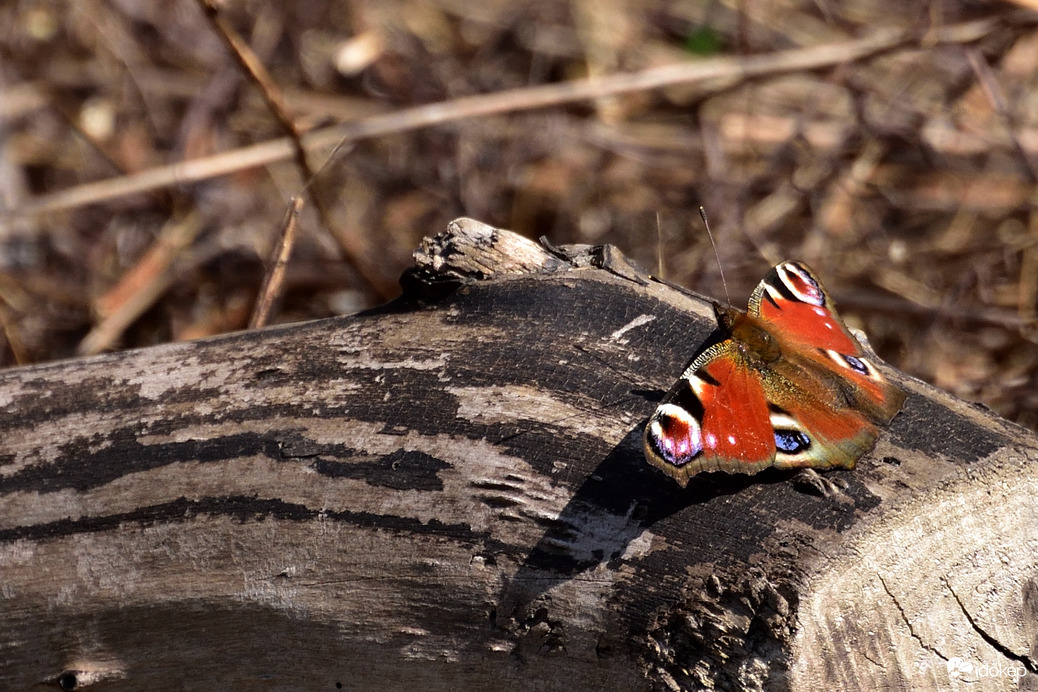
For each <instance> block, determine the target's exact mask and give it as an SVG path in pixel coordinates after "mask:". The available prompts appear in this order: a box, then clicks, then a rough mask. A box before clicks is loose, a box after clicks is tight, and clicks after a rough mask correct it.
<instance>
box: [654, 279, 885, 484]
mask: <svg viewBox="0 0 1038 692" xmlns="http://www.w3.org/2000/svg"><path fill="white" fill-rule="evenodd" d="M714 312H715V313H716V316H717V321H718V325H719V328H720V330H721V333H722V335H724V337H725V338H723V339H722V340H721V341H719V342H718V343H715V344H714V345H712V346H710V347H709V348H707V349H706V350H704V351H703V352H702V353H700V354H699V355H698V356H696V358H695V359H694V360H693V361H692V363H691V364H690V365H689V366H688V367H687V368H686V369H685V372H684V373H682V375H681V378H680V379H679V380H678V381H677V383H676V384H675V385H674V387H673V388H672V389H671V390H670V392H669V393H668V394H667V396H666V397H664V399H663V401H662V402H661V403H660V405H659V407H658V408H657V409H656V411H655V412H654V413H653V415H652V417H651V418H650V419H649V422H648V424H647V425H646V428H645V436H644V449H645V457H646V459H647V460H648V461H649V463H651V464H652V465H654V466H656V467H658V468H660V469H661V470H663V471H664V472H665V473H667V474H668V475H670V476H672V477H673V478H674V479H675V480H677V481H678V483H680V484H681V485H682V486H685V485H686V484H687V483H688V480H689V478H691V477H692V476H693V475H694V474H696V473H699V472H702V471H726V472H728V473H756V472H758V471H760V470H762V469H764V468H768V467H772V466H774V467H777V468H805V467H809V468H827V467H842V468H851V467H853V466H854V464H855V462H856V461H857V460H858V458H859V457H861V455H862V454H864V453H865V452H867V451H869V450H870V449H871V448H872V447H873V445H874V444H875V441H876V439H877V437H878V436H879V429H878V426H881V425H886V424H887V423H889V422H890V420H891V418H893V417H894V415H895V414H896V413H897V411H898V410H899V409H900V408H901V404H902V403H903V402H904V399H905V395H904V392H902V391H901V390H900V389H898V388H897V387H896V386H895V385H893V384H892V383H890V382H889V381H888V380H887V379H886V378H885V377H884V376H883V374H882V373H880V371H879V370H878V369H877V368H876V367H875V365H873V363H872V361H871V359H870V356H868V355H866V353H865V351H864V349H863V348H862V346H861V344H860V343H859V342H858V340H857V339H855V338H854V336H853V335H851V333H850V332H849V331H848V330H847V327H846V326H844V324H843V322H842V321H841V320H840V318H839V316H838V315H837V314H836V311H835V309H834V308H833V306H832V302H831V300H830V298H829V295H828V293H826V291H825V289H824V288H822V285H821V283H820V282H819V281H818V279H817V278H816V277H815V275H814V274H813V273H812V272H811V270H810V269H808V268H807V267H806V266H805V265H803V264H801V263H799V262H783V263H782V264H779V265H777V266H775V267H774V268H773V269H772V270H771V271H770V272H769V273H768V274H767V276H765V277H764V279H763V280H762V281H761V282H760V284H759V285H758V286H757V288H756V290H755V291H754V292H753V295H752V296H751V298H750V302H749V307H748V310H747V311H746V312H743V311H741V310H736V309H734V308H722V307H720V306H717V305H715V306H714Z"/></svg>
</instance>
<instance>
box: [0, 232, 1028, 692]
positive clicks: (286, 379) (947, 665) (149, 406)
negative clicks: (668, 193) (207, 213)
mask: <svg viewBox="0 0 1038 692" xmlns="http://www.w3.org/2000/svg"><path fill="white" fill-rule="evenodd" d="M416 259H417V260H418V265H417V267H416V268H415V270H413V271H412V272H410V273H409V274H408V276H407V277H405V278H406V281H405V287H406V291H405V296H404V297H403V298H401V299H399V300H397V301H394V302H393V303H390V304H389V305H386V306H385V307H383V308H380V309H377V310H373V311H370V312H367V313H364V314H361V315H357V316H353V317H349V318H341V319H331V320H323V321H319V322H312V323H308V324H301V325H292V326H288V327H278V328H270V329H264V330H260V331H256V332H249V333H242V334H235V335H231V336H226V337H221V338H215V339H207V340H204V341H198V342H192V343H182V344H173V345H168V346H162V347H157V348H150V349H145V350H139V351H131V352H123V353H115V354H110V355H105V356H101V357H96V358H89V359H82V360H75V361H69V362H62V363H54V364H49V365H41V366H36V367H30V368H21V369H15V370H8V371H6V372H2V373H0V440H2V446H0V618H2V627H0V689H4V690H7V689H10V690H22V689H35V688H37V687H38V688H40V689H47V688H57V689H73V688H74V689H98V690H102V689H103V690H140V689H156V690H158V689H206V690H209V689H228V690H254V689H270V690H275V689H276V690H303V689H306V690H324V689H327V690H334V689H358V690H359V689H363V690H374V689H390V690H392V689H427V690H448V689H451V690H458V689H474V690H475V689H536V690H566V691H567V692H571V691H572V690H590V689H609V690H642V689H698V688H708V689H711V688H712V689H732V690H735V689H776V690H782V689H791V690H818V689H867V690H872V689H881V688H906V689H907V688H910V687H919V686H922V687H926V688H932V687H949V688H954V687H955V686H956V685H958V684H961V683H963V682H964V681H973V682H976V683H977V684H975V685H970V687H969V689H979V688H988V687H990V688H997V687H1001V686H1009V685H1012V684H1013V683H1015V682H1016V680H1015V679H1014V677H1013V676H1017V677H1019V675H1024V676H1025V679H1030V676H1034V678H1035V679H1036V680H1038V664H1036V657H1035V644H1036V641H1035V640H1036V627H1038V626H1036V624H1035V623H1036V622H1038V618H1036V609H1038V605H1036V604H1038V583H1036V577H1038V566H1036V558H1035V555H1036V551H1035V544H1034V539H1033V535H1032V534H1033V528H1034V527H1035V526H1038V510H1036V509H1035V504H1034V501H1033V499H1032V498H1033V497H1035V496H1036V495H1038V487H1036V485H1038V483H1036V481H1038V473H1036V468H1038V467H1036V465H1035V463H1034V462H1035V460H1036V459H1038V441H1036V439H1035V437H1034V436H1033V435H1031V434H1029V433H1027V432H1025V431H1024V430H1021V429H1019V428H1017V427H1015V426H1013V425H1011V424H1009V423H1007V422H1006V421H1004V420H1001V419H999V418H998V417H996V416H994V415H992V414H990V413H989V412H987V411H986V410H984V409H982V408H979V407H975V406H971V405H969V404H965V403H963V402H961V401H957V400H955V399H953V398H951V397H949V396H947V395H945V394H943V393H941V392H939V391H936V390H934V389H933V388H932V387H929V386H927V385H925V384H922V383H919V382H916V381H912V380H910V379H908V378H905V377H903V376H902V377H900V378H898V381H899V382H900V383H901V384H902V386H904V387H905V388H906V390H907V391H909V393H910V396H909V399H908V401H907V403H906V405H905V407H904V409H903V410H902V412H901V413H900V414H899V415H898V416H897V418H895V420H894V421H893V423H892V425H891V426H890V427H889V428H888V429H886V430H885V431H884V434H883V436H882V438H881V439H880V441H879V443H878V445H877V447H876V449H875V450H874V451H873V452H872V453H871V454H870V455H867V456H866V457H865V458H864V459H862V461H861V462H860V463H859V465H858V467H857V468H856V469H854V470H851V471H834V472H827V473H823V474H814V473H811V472H807V473H800V474H796V473H788V472H777V471H766V472H764V473H761V474H759V475H757V476H753V477H743V476H727V475H724V474H707V475H703V476H701V477H697V478H696V479H694V480H693V482H692V483H690V485H689V487H688V488H687V489H684V490H682V489H681V488H679V487H678V486H677V485H676V484H675V483H674V482H673V481H672V480H671V479H669V478H667V477H665V476H664V475H663V474H661V473H659V472H657V471H656V470H655V469H652V468H650V467H649V466H648V465H647V464H646V463H645V462H644V461H643V459H642V453H641V449H640V436H641V429H642V425H643V423H644V421H645V419H646V418H647V416H648V415H649V414H650V413H651V411H652V409H653V408H654V406H655V403H656V401H658V400H659V398H660V396H661V395H662V394H663V392H664V390H666V388H667V387H669V385H670V384H671V382H672V380H673V378H674V377H675V376H676V375H677V373H679V372H680V370H681V368H682V366H683V365H684V363H685V362H686V361H687V360H688V358H689V357H690V356H691V355H692V350H693V349H694V348H695V346H696V345H697V344H699V343H701V342H702V341H703V340H704V339H705V338H706V336H707V335H708V334H709V333H710V331H711V330H712V328H713V321H712V318H711V317H710V314H711V312H710V308H709V305H708V304H707V303H706V302H705V301H702V300H700V299H698V298H696V297H695V296H692V295H689V294H687V293H685V292H681V291H678V290H675V289H674V288H672V287H670V286H667V285H665V284H663V283H660V282H657V281H654V280H650V279H649V277H647V276H645V275H644V274H642V273H640V272H639V271H638V270H637V269H635V268H633V267H631V266H630V265H628V264H627V263H626V261H625V260H624V259H623V257H622V255H620V254H619V253H617V252H616V251H615V250H612V249H610V248H563V249H546V248H542V247H540V246H537V245H536V244H534V243H531V242H529V241H525V240H523V239H521V238H519V237H518V236H514V235H512V234H509V233H507V232H505V231H496V230H494V229H490V228H489V227H486V226H483V225H482V224H478V223H476V222H472V221H469V220H459V221H457V222H455V223H453V224H452V225H451V227H450V228H449V229H448V232H447V233H445V234H443V235H441V236H438V237H437V238H436V239H434V240H431V241H427V242H426V243H425V245H424V246H423V248H422V249H421V250H420V251H419V252H418V253H416ZM895 377H896V375H895ZM981 666H988V668H987V669H982V668H981ZM992 666H993V667H994V668H992ZM995 669H998V670H1000V671H1001V673H1000V675H1001V677H998V676H996V675H994V674H989V673H991V671H993V670H995Z"/></svg>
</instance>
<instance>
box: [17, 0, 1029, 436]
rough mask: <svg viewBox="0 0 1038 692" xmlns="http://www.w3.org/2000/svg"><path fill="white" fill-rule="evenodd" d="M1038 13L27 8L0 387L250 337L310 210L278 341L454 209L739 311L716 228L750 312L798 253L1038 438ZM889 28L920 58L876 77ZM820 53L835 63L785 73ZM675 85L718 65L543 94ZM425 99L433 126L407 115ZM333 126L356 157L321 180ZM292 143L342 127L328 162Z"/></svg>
mask: <svg viewBox="0 0 1038 692" xmlns="http://www.w3.org/2000/svg"><path fill="white" fill-rule="evenodd" d="M1025 4H1026V3H1022V4H1012V3H1008V2H956V1H954V0H951V1H942V0H932V1H929V2H918V3H891V2H885V1H880V0H855V1H853V2H848V1H844V0H811V1H807V0H804V1H802V2H798V1H796V0H788V1H786V2H760V1H757V2H754V1H752V0H747V1H745V2H739V1H734V2H733V1H732V0H725V1H723V2H701V1H693V0H642V1H640V2H620V1H619V0H571V1H570V2H561V1H551V0H519V1H518V2H517V1H516V0H482V1H481V2H478V3H473V2H468V1H465V2H463V1H462V0H350V1H348V2H345V1H344V2H331V1H327V0H301V1H298V2H292V3H283V2H274V1H273V0H234V1H227V2H214V3H213V6H211V7H207V5H206V3H205V2H203V1H202V0H161V1H159V0H157V1H155V2H147V3H141V2H135V1H133V0H78V1H77V2H75V3H71V2H65V1H62V0H5V1H4V2H2V3H0V327H2V328H0V366H2V367H12V366H16V365H24V364H32V363H40V362H45V361H49V360H54V359H58V358H68V357H73V356H76V355H77V354H83V353H92V352H99V351H107V350H116V349H123V348H133V347H140V346H146V345H152V344H158V343H163V342H168V341H175V340H182V339H191V338H197V337H202V336H207V335H211V334H216V333H222V332H228V331H234V330H239V329H244V328H245V327H246V325H247V322H248V317H249V312H250V310H251V309H252V305H253V303H254V301H255V299H256V296H257V293H258V291H259V287H260V284H261V282H262V279H263V275H264V271H265V266H266V265H267V263H268V257H269V256H270V254H271V252H272V249H273V248H274V246H275V243H276V241H277V237H278V230H279V226H280V225H281V223H282V219H283V218H284V215H285V209H286V205H287V203H288V200H289V198H290V197H291V196H293V195H302V196H303V197H304V198H305V201H306V205H305V207H304V211H303V213H302V216H301V217H300V222H299V226H298V238H297V241H296V245H295V248H294V254H293V255H292V258H291V261H290V264H289V267H288V273H287V279H286V289H287V290H286V294H285V296H284V300H283V302H282V303H281V306H280V309H279V311H278V312H276V314H275V318H274V320H273V321H274V322H292V321H299V320H306V319H313V318H319V317H325V316H331V315H340V314H349V313H352V312H356V311H358V310H362V309H364V308H367V307H371V306H374V305H377V304H379V303H381V302H384V301H386V300H388V299H390V298H392V297H393V296H394V295H396V294H397V293H399V285H398V283H397V280H398V278H399V275H400V274H401V272H402V271H404V270H405V269H406V268H407V267H409V266H410V265H411V252H412V251H413V250H414V248H415V247H416V246H417V245H418V243H419V241H420V240H421V238H422V237H423V236H426V235H434V234H436V233H439V232H440V231H442V230H443V229H444V227H445V225H446V223H447V222H448V221H450V220H451V219H453V218H456V217H458V216H470V217H473V218H475V219H478V220H480V221H483V222H486V223H489V224H492V225H495V226H498V227H501V228H509V229H512V230H515V231H517V232H520V233H522V234H524V235H527V236H529V237H531V238H536V237H538V236H541V235H545V236H547V237H548V238H549V239H550V240H551V241H552V242H553V243H613V244H615V245H617V246H618V247H619V248H620V249H621V250H622V251H623V252H624V253H625V254H627V255H628V256H629V257H631V258H632V259H634V260H635V261H637V262H638V263H640V264H641V265H642V266H643V267H645V268H647V269H649V270H650V271H652V272H654V273H659V274H661V275H662V276H664V277H665V278H667V279H669V280H671V281H673V282H676V283H680V284H682V285H685V286H688V287H690V288H693V289H695V290H697V291H699V292H701V293H703V294H706V295H709V296H713V297H719V298H723V296H724V292H723V288H722V286H721V283H720V279H719V274H718V269H717V262H716V261H715V259H714V256H713V253H712V251H711V250H710V243H709V240H708V238H707V236H706V234H705V232H704V230H703V227H702V222H701V220H700V218H699V214H698V211H697V208H698V206H699V205H703V206H704V207H705V208H706V211H707V214H708V215H709V219H710V223H711V227H712V229H713V233H714V235H715V238H716V241H717V244H718V250H719V254H720V261H721V264H722V266H723V268H724V272H725V277H726V279H727V282H728V290H729V292H730V293H731V296H732V301H733V303H734V304H736V305H737V306H741V307H744V306H745V300H746V297H747V296H748V295H749V293H750V291H751V290H752V289H753V287H754V286H755V285H756V283H757V282H758V281H759V280H760V278H761V277H762V276H763V275H764V273H765V272H766V271H767V269H768V268H769V267H770V266H771V265H772V264H774V263H776V262H778V261H780V260H783V259H787V258H795V259H800V260H803V261H805V262H806V263H808V264H809V265H810V266H811V267H813V268H814V269H815V270H816V272H817V273H818V274H819V275H820V276H821V277H822V278H823V280H824V281H825V284H826V286H827V288H828V289H829V291H830V292H831V293H832V294H833V297H834V299H835V301H836V304H837V306H838V307H839V308H840V312H841V314H842V315H843V316H844V318H845V320H846V321H847V322H848V323H849V324H850V325H851V326H855V327H860V328H864V329H865V330H866V332H867V333H868V334H869V336H870V339H871V340H872V343H873V346H874V347H875V348H876V349H877V350H878V351H879V352H880V354H881V355H882V356H883V357H884V358H885V359H886V360H888V361H889V362H890V363H892V364H893V365H895V366H897V367H899V368H901V369H903V370H905V371H907V372H909V373H910V374H912V375H915V376H916V377H919V378H921V379H924V380H927V381H929V382H932V383H934V384H936V385H937V386H939V387H941V388H943V389H945V390H948V391H950V392H952V393H954V394H956V395H958V396H961V397H964V398H966V399H969V400H974V401H980V402H983V403H984V404H986V405H988V406H990V407H992V408H993V409H995V410H996V411H998V412H999V413H1001V414H1002V415H1004V416H1006V417H1008V418H1010V419H1012V420H1015V421H1017V422H1019V423H1021V424H1023V425H1025V426H1028V427H1030V428H1032V429H1034V428H1038V345H1036V339H1038V327H1036V320H1035V315H1036V308H1038V298H1036V296H1038V206H1036V203H1038V186H1036V182H1038V175H1036V171H1038V13H1036V12H1033V11H1030V10H1028V9H1026V7H1025V6H1024V5H1025ZM891 32H907V34H906V35H910V36H911V40H908V41H905V42H902V43H900V44H898V43H897V42H896V41H895V42H894V43H892V44H891V46H890V47H888V49H886V50H883V51H880V52H879V53H878V54H873V55H869V56H866V57H860V58H858V59H854V58H855V57H856V54H855V51H854V47H855V46H859V45H860V42H861V40H862V39H869V38H870V37H877V36H880V37H884V36H891V35H892V34H891ZM228 37H230V38H228ZM233 37H237V40H240V41H241V42H242V45H243V46H245V47H244V48H242V49H241V50H240V51H238V52H239V54H241V55H245V56H246V57H247V58H251V59H253V60H254V61H255V63H256V64H257V65H259V66H261V67H260V72H262V71H263V70H265V71H266V73H267V75H266V84H265V85H264V80H263V79H260V80H257V79H256V78H253V77H251V76H250V75H249V74H248V72H246V70H245V69H244V68H243V67H242V64H241V60H240V59H239V58H238V57H236V56H235V51H232V50H231V49H230V47H229V41H233V40H235V39H234V38H233ZM814 46H829V47H831V48H832V55H833V56H834V57H833V58H832V59H831V60H829V63H828V64H827V65H824V66H821V67H819V66H817V65H807V64H805V65H804V66H803V67H802V68H798V67H797V65H796V62H795V60H794V62H793V64H792V65H789V64H788V63H782V62H781V61H780V60H779V59H778V58H775V60H774V64H775V69H774V70H770V67H769V65H770V62H769V61H770V60H771V58H770V57H769V56H771V55H772V54H776V55H788V51H796V50H798V49H804V48H810V47H814ZM793 55H794V56H795V55H798V54H797V53H794V54H793ZM754 56H755V57H756V58H757V59H758V62H757V63H755V64H756V65H757V66H758V69H757V70H756V72H754V73H753V74H746V73H744V72H742V71H740V70H739V69H738V64H737V63H734V62H732V60H733V59H739V58H748V57H754ZM666 65H705V66H710V65H716V66H717V67H718V69H717V71H715V73H714V76H713V77H712V78H711V79H709V80H705V81H704V80H699V81H695V82H689V83H685V84H673V85H670V86H666V87H663V88H647V87H646V88H632V89H629V90H628V91H627V92H626V93H621V94H612V95H602V96H600V97H598V98H591V99H588V98H584V99H578V98H566V97H561V98H559V97H557V94H558V93H562V92H557V91H551V89H553V88H556V87H561V86H562V85H564V84H565V83H568V82H574V81H578V80H585V79H588V78H606V79H608V76H609V75H613V74H617V73H629V74H634V75H637V74H640V73H643V72H645V71H647V70H652V69H654V68H657V67H660V66H666ZM769 70H770V71H769ZM537 88H547V89H549V93H552V94H556V98H555V102H554V103H553V105H550V106H547V107H535V106H537V101H536V98H535V97H536V96H537V94H542V93H544V92H543V91H531V89H537ZM481 95H487V96H490V97H494V98H495V99H496V100H494V101H493V103H494V104H495V105H493V107H485V106H486V103H487V102H485V101H481V100H480V99H479V98H478V97H480V96H481ZM433 103H442V104H445V107H446V108H447V110H446V111H445V112H446V113H447V115H446V116H445V117H442V118H440V119H439V121H438V122H434V123H433V122H430V121H429V111H427V110H426V111H421V110H419V111H410V110H409V109H414V108H415V107H420V106H423V105H427V104H433ZM279 105H280V109H281V111H282V115H281V117H280V118H279V117H278V116H277V112H278V110H279V109H278V106H279ZM344 123H345V124H347V127H354V129H353V130H351V132H353V134H355V135H358V133H360V134H359V135H358V136H356V137H354V138H353V139H351V140H350V141H348V142H346V143H344V144H343V145H342V146H341V147H340V148H339V149H338V150H337V151H335V152H334V155H332V154H333V152H332V148H331V146H330V142H331V141H334V137H333V136H332V135H335V133H337V132H340V131H339V130H334V129H331V130H329V128H334V127H337V126H340V125H341V124H344ZM350 123H353V125H352V126H351V125H349V124H350ZM291 129H294V130H295V131H296V133H297V134H302V133H314V132H316V133H324V134H323V135H322V136H321V137H315V138H312V139H307V137H310V136H311V135H304V136H303V140H304V141H306V142H307V143H308V154H307V157H306V159H307V160H306V164H305V165H304V164H303V163H302V162H301V161H300V160H299V157H297V156H294V155H293V151H292V146H291V144H290V140H289V139H286V136H287V135H288V133H289V131H290V130H291ZM329 132H331V133H332V134H331V135H330V134H329ZM361 135H362V136H361ZM181 162H191V166H189V167H186V166H181V167H176V166H175V164H178V163H181ZM694 347H695V344H691V343H690V344H689V348H690V353H689V355H691V351H692V349H694Z"/></svg>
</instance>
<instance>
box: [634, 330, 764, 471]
mask: <svg viewBox="0 0 1038 692" xmlns="http://www.w3.org/2000/svg"><path fill="white" fill-rule="evenodd" d="M643 442H644V444H643V447H644V450H645V458H646V459H647V460H648V461H649V463H651V464H652V465H653V466H655V467H657V468H659V469H660V470H662V471H663V472H665V473H667V474H668V475H670V476H672V477H673V478H674V479H675V480H677V482H678V483H680V484H681V487H685V485H686V484H687V483H688V480H689V478H691V477H692V476H693V475H695V474H697V473H700V472H701V471H728V472H729V473H756V472H757V471H759V470H761V469H762V468H765V467H767V466H770V465H771V463H772V461H773V460H774V458H775V435H774V432H773V430H772V426H771V421H770V418H769V412H768V401H767V398H766V397H765V390H764V385H763V383H762V381H761V378H760V377H759V376H758V375H757V372H756V371H755V370H754V369H753V368H752V367H751V366H750V363H749V362H748V361H747V359H746V357H745V355H744V353H743V352H742V350H741V349H740V346H739V344H737V343H736V342H734V341H731V340H727V341H723V342H721V343H719V344H716V345H715V346H712V347H710V348H709V349H707V350H706V351H704V352H703V353H702V354H700V355H699V356H698V357H697V358H696V359H695V360H694V361H693V362H692V364H691V365H689V366H688V368H686V369H685V372H684V373H683V374H682V376H681V378H680V379H678V381H677V383H675V385H674V387H673V388H672V389H671V390H670V392H668V393H667V396H665V397H664V398H663V401H662V403H660V405H659V407H657V409H656V411H655V412H654V413H653V414H652V417H651V418H650V419H649V422H648V424H647V425H646V426H645V435H644V440H643Z"/></svg>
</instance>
